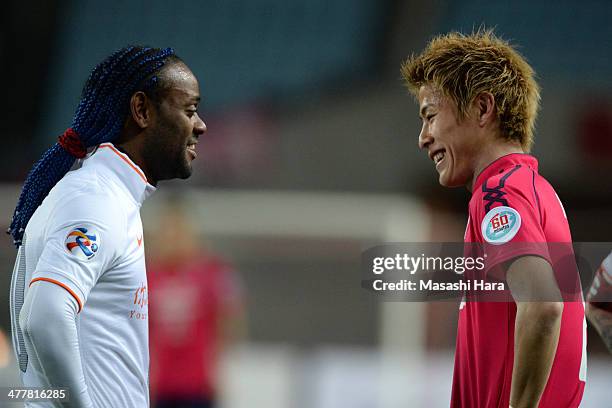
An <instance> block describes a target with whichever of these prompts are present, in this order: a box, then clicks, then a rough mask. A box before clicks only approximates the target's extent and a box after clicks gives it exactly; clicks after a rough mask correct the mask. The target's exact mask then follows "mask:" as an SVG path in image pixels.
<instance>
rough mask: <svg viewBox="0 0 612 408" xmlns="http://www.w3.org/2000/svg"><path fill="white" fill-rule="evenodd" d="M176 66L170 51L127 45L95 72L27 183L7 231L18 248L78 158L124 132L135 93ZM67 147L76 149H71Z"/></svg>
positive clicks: (155, 84) (150, 89)
mask: <svg viewBox="0 0 612 408" xmlns="http://www.w3.org/2000/svg"><path fill="white" fill-rule="evenodd" d="M180 61H181V60H180V59H179V58H178V57H177V56H176V55H175V54H174V50H173V49H171V48H165V49H160V48H149V47H141V46H129V47H125V48H122V49H120V50H118V51H116V52H115V53H113V54H112V55H111V56H109V57H108V58H106V59H105V60H104V61H102V62H101V63H100V64H98V65H97V66H96V67H95V68H94V70H93V71H92V72H91V74H90V76H89V78H88V79H87V82H86V83H85V86H84V88H83V93H82V94H81V100H80V102H79V106H78V107H77V110H76V113H75V114H74V118H73V120H72V126H71V127H70V128H69V129H68V130H67V131H66V133H65V134H64V135H63V136H62V137H66V138H65V139H64V140H62V137H60V142H58V143H56V144H55V145H53V146H52V147H51V148H50V149H49V150H47V151H46V152H45V153H44V154H43V156H42V157H41V158H40V159H39V160H38V162H36V164H35V165H34V167H32V170H30V173H29V174H28V177H27V178H26V181H25V183H24V185H23V188H22V190H21V195H20V196H19V201H18V202H17V207H16V208H15V212H14V214H13V219H12V221H11V225H10V227H9V229H8V233H9V234H11V235H12V236H13V242H14V243H15V245H16V246H17V247H19V246H20V245H21V241H22V239H23V233H24V231H25V227H26V225H27V224H28V221H29V220H30V218H31V217H32V214H34V211H36V209H37V208H38V206H39V205H40V204H41V203H42V201H43V200H44V198H45V197H46V196H47V195H48V194H49V191H51V189H52V188H53V186H55V184H57V182H58V181H59V180H60V179H61V178H62V177H64V175H65V174H66V173H67V172H68V171H69V170H70V168H71V167H72V165H73V164H74V162H75V159H76V158H78V157H83V156H84V154H85V149H87V148H88V147H92V146H97V145H99V144H100V143H105V142H112V141H113V140H115V139H116V138H117V137H118V136H119V135H120V133H121V130H122V129H123V124H124V122H125V119H126V117H127V114H128V112H129V101H130V98H131V97H132V95H133V94H134V92H137V91H144V92H147V93H148V94H149V95H153V94H155V92H156V90H158V88H160V87H161V86H162V84H161V82H163V81H162V80H160V78H159V75H158V74H159V72H160V71H161V69H162V67H164V65H166V64H168V63H169V62H180ZM67 136H70V137H67ZM66 140H68V143H67V142H66ZM71 144H72V145H74V144H76V145H77V146H76V147H77V148H76V150H75V149H73V148H72V147H73V146H70V145H71ZM75 151H77V153H76V154H75ZM79 153H81V154H79Z"/></svg>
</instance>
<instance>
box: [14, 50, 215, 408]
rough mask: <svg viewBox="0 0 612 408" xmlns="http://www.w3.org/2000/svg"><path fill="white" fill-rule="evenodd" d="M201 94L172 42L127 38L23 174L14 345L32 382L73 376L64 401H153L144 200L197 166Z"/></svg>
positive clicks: (55, 383) (59, 383) (54, 383)
mask: <svg viewBox="0 0 612 408" xmlns="http://www.w3.org/2000/svg"><path fill="white" fill-rule="evenodd" d="M199 100H200V91H199V85H198V81H197V79H196V77H195V76H194V74H193V73H192V72H191V70H190V69H189V68H188V67H187V65H185V63H184V62H183V61H182V60H180V59H179V58H178V57H177V56H176V55H175V54H174V51H173V50H172V49H170V48H166V49H158V48H150V47H140V46H130V47H126V48H123V49H120V50H118V51H117V52H115V53H113V54H112V55H110V56H109V57H107V58H106V59H105V60H104V61H102V62H101V63H100V64H98V65H97V66H96V67H95V69H94V70H93V71H92V73H91V75H90V76H89V79H88V80H87V82H86V84H85V87H84V89H83V93H82V96H81V101H80V103H79V105H78V108H77V110H76V113H75V116H74V119H73V122H72V126H71V127H70V128H69V129H68V130H66V132H65V133H64V134H63V135H62V136H60V138H59V142H58V143H56V144H55V145H54V146H53V147H51V148H50V149H49V150H48V151H47V152H46V153H45V154H44V155H43V157H42V158H41V159H40V160H39V161H38V162H37V163H36V165H35V166H34V168H33V169H32V171H31V172H30V174H29V175H28V178H27V180H26V182H25V184H24V187H23V190H22V192H21V196H20V198H19V202H18V204H17V208H16V210H15V212H14V216H13V220H12V223H11V226H10V230H9V231H10V233H11V235H12V236H13V239H14V242H15V244H16V245H17V246H18V248H19V250H18V254H17V260H16V263H15V268H14V272H13V277H12V282H11V323H12V332H13V346H14V349H15V354H16V356H17V361H18V364H19V368H20V370H21V376H22V381H23V384H24V385H25V386H27V387H39V388H45V389H48V388H50V387H53V388H60V387H65V388H67V389H68V392H69V401H68V402H65V403H62V405H63V406H70V407H93V406H95V407H146V406H148V405H149V386H148V377H149V336H148V334H149V333H148V332H149V330H148V319H147V316H148V311H147V304H146V298H147V276H146V271H145V260H144V244H143V241H142V222H141V219H140V206H141V205H142V203H143V201H144V200H145V199H146V198H147V197H148V196H150V195H151V194H152V193H153V192H154V191H155V189H156V185H157V183H158V182H159V181H161V180H167V179H173V178H183V179H184V178H187V177H189V176H190V174H191V170H192V167H191V166H192V161H193V160H194V159H195V145H196V143H197V140H198V138H199V137H200V136H201V135H202V134H203V133H204V132H205V131H206V126H205V124H204V122H203V121H202V120H201V119H200V118H199V116H198V114H197V107H198V102H199ZM77 159H80V160H79V161H77ZM81 159H82V160H81ZM73 165H74V168H73V169H72V171H69V170H70V169H71V167H73ZM45 197H46V198H45ZM43 199H44V201H43ZM49 405H54V406H56V405H57V404H55V403H53V404H52V403H49V402H48V401H47V402H45V401H43V402H28V403H27V406H29V407H34V406H37V407H38V406H49Z"/></svg>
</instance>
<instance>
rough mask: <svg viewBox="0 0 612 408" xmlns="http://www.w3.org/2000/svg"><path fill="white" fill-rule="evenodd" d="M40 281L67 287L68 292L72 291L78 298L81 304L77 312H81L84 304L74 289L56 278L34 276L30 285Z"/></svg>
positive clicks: (73, 295)
mask: <svg viewBox="0 0 612 408" xmlns="http://www.w3.org/2000/svg"><path fill="white" fill-rule="evenodd" d="M38 281H45V282H51V283H55V284H56V285H58V286H61V287H62V288H64V289H66V290H67V291H68V293H70V294H71V295H72V297H73V298H75V299H76V301H77V303H78V304H79V311H78V312H77V313H80V312H81V310H82V309H83V304H82V303H81V299H79V297H78V296H77V294H76V293H74V292H73V291H72V289H70V288H69V287H68V286H66V285H65V284H63V283H62V282H60V281H57V280H55V279H51V278H34V279H32V280H31V281H30V285H28V286H32V284H33V283H34V282H38Z"/></svg>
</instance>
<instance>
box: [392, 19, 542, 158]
mask: <svg viewBox="0 0 612 408" xmlns="http://www.w3.org/2000/svg"><path fill="white" fill-rule="evenodd" d="M401 73H402V77H403V78H404V80H405V82H406V85H407V86H408V89H409V90H410V92H412V93H413V94H414V95H415V96H417V95H418V92H419V89H420V88H421V86H423V85H432V86H433V87H434V88H436V89H439V90H441V91H442V92H443V93H444V94H445V95H446V96H448V97H449V98H451V100H453V101H454V102H455V104H456V105H457V108H458V111H459V115H460V117H461V118H464V117H465V115H466V112H467V110H468V107H469V105H470V103H471V102H472V101H473V99H474V98H475V97H476V96H477V95H478V94H480V93H481V92H490V93H491V94H492V95H493V97H494V98H495V107H496V110H497V118H498V119H499V123H500V128H501V131H502V134H503V135H504V137H505V138H506V139H507V140H516V141H518V142H520V144H521V146H522V148H523V150H524V151H525V152H529V151H530V150H531V146H532V145H533V139H534V135H533V132H534V125H535V119H536V117H537V115H538V109H539V105H540V87H539V86H538V84H537V82H536V81H535V78H534V77H535V73H534V71H533V69H532V68H531V66H530V65H529V64H528V63H527V61H526V60H525V58H523V56H522V55H521V54H519V53H518V52H517V51H516V50H515V49H514V48H513V47H512V46H511V45H510V44H509V43H508V42H506V41H504V40H502V39H500V38H499V37H497V36H496V35H495V34H494V33H493V30H491V29H482V28H481V29H479V30H478V31H476V32H473V33H472V34H470V35H465V34H461V33H458V32H452V33H448V34H445V35H440V36H437V37H435V38H433V39H432V40H431V41H430V42H429V44H428V45H427V48H425V50H424V51H423V52H422V53H421V54H419V55H414V54H413V55H412V56H410V58H408V59H407V60H406V61H405V62H404V63H403V64H402V68H401Z"/></svg>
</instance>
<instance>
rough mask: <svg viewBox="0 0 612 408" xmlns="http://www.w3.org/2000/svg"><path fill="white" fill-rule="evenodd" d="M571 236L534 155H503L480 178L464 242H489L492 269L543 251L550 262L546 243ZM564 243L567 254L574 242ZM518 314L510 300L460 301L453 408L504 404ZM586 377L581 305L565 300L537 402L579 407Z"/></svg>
mask: <svg viewBox="0 0 612 408" xmlns="http://www.w3.org/2000/svg"><path fill="white" fill-rule="evenodd" d="M571 240H572V239H571V234H570V230H569V225H568V222H567V218H566V215H565V211H564V209H563V206H562V204H561V202H560V201H559V198H558V197H557V194H556V193H555V191H554V190H553V188H552V187H551V185H550V184H549V183H548V182H547V181H546V180H545V179H544V178H543V177H541V176H540V175H539V174H538V162H537V160H536V159H535V158H534V157H532V156H529V155H527V154H510V155H507V156H503V157H501V158H499V159H497V160H496V161H494V162H493V163H491V164H490V165H489V166H488V167H486V168H485V169H484V170H483V171H482V172H481V174H480V175H479V176H478V177H477V179H476V182H475V184H474V188H473V193H472V198H471V200H470V204H469V219H468V225H467V229H466V232H465V242H475V243H482V244H484V245H488V246H491V247H493V246H494V247H495V251H494V255H493V256H492V257H490V258H489V259H488V260H487V262H488V263H489V264H490V265H491V266H494V265H499V264H501V263H502V262H505V261H508V260H510V259H513V258H516V257H519V256H523V255H537V256H541V257H543V258H544V259H547V260H548V261H549V262H551V265H555V264H556V262H559V259H557V258H558V257H559V256H560V255H559V254H558V251H553V250H550V251H548V250H547V249H546V248H547V247H550V246H551V245H550V243H553V242H554V243H571ZM517 243H518V245H517ZM525 243H546V244H540V245H527V244H525ZM567 247H568V248H569V251H572V249H571V245H567ZM572 254H573V251H572ZM557 280H558V278H557ZM578 296H581V294H579V295H578ZM580 299H581V297H580ZM515 318H516V304H515V303H514V302H469V301H468V302H467V303H465V302H462V303H461V307H460V311H459V325H458V329H457V345H456V353H455V370H454V376H453V377H454V378H453V390H452V398H451V407H453V408H460V407H461V408H498V407H499V408H508V406H509V405H510V387H511V384H512V369H513V365H514V324H515ZM585 380H586V321H585V318H584V303H583V302H581V301H574V302H566V303H565V304H564V308H563V315H562V319H561V332H560V337H559V344H558V347H557V352H556V354H555V358H554V362H553V365H552V369H551V373H550V376H549V379H548V382H547V384H546V388H545V389H544V393H543V395H542V398H541V400H540V405H539V407H540V408H553V407H554V408H571V407H578V406H579V404H580V401H581V399H582V394H583V391H584V385H585Z"/></svg>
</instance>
